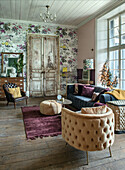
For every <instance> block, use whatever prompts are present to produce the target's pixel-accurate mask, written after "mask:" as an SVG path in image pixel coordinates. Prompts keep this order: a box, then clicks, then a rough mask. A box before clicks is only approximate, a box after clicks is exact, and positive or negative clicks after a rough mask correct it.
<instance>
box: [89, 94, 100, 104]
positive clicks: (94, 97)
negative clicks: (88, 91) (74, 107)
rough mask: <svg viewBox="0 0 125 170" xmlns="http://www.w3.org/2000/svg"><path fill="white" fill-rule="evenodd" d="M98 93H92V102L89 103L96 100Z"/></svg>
mask: <svg viewBox="0 0 125 170" xmlns="http://www.w3.org/2000/svg"><path fill="white" fill-rule="evenodd" d="M99 94H100V93H96V92H93V95H92V100H91V101H93V102H94V101H96V98H97V96H98V95H99Z"/></svg>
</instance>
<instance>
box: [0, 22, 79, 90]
mask: <svg viewBox="0 0 125 170" xmlns="http://www.w3.org/2000/svg"><path fill="white" fill-rule="evenodd" d="M27 33H41V34H55V35H59V36H60V72H61V71H62V68H63V67H67V68H68V71H70V73H69V76H68V82H69V83H73V82H76V75H77V52H78V48H77V45H78V39H77V32H76V30H75V29H74V28H66V27H59V26H58V27H56V26H47V25H46V26H43V25H39V24H27V23H17V22H16V23H12V22H10V23H9V22H7V21H5V22H0V60H1V52H18V53H20V52H23V54H24V63H26V49H27V48H26V44H27V42H26V35H27ZM0 69H1V64H0ZM24 76H25V78H26V67H24ZM65 88H66V78H65V77H62V76H61V90H63V92H64V89H65ZM25 90H26V89H25Z"/></svg>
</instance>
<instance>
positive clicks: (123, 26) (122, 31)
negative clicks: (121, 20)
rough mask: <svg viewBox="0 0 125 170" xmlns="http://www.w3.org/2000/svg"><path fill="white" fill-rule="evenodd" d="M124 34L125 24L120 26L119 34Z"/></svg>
mask: <svg viewBox="0 0 125 170" xmlns="http://www.w3.org/2000/svg"><path fill="white" fill-rule="evenodd" d="M124 33H125V24H124V25H121V34H124Z"/></svg>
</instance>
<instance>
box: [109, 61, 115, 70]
mask: <svg viewBox="0 0 125 170" xmlns="http://www.w3.org/2000/svg"><path fill="white" fill-rule="evenodd" d="M109 68H110V69H114V60H113V61H109Z"/></svg>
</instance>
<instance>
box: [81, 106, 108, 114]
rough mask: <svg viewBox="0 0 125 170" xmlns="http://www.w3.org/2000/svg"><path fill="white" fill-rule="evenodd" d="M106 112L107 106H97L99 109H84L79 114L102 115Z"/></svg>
mask: <svg viewBox="0 0 125 170" xmlns="http://www.w3.org/2000/svg"><path fill="white" fill-rule="evenodd" d="M106 111H107V106H106V105H104V106H99V107H86V108H82V109H81V113H83V114H104V113H106Z"/></svg>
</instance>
